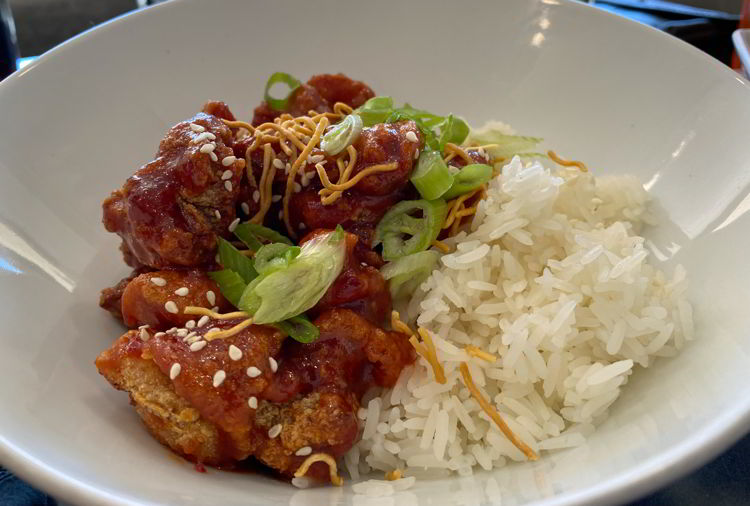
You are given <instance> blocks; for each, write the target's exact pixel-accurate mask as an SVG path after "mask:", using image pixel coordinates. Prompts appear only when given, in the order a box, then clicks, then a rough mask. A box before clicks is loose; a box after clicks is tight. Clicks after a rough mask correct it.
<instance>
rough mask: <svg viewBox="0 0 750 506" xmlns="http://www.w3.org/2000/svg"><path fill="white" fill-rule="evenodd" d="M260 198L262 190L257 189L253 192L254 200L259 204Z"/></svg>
mask: <svg viewBox="0 0 750 506" xmlns="http://www.w3.org/2000/svg"><path fill="white" fill-rule="evenodd" d="M259 200H260V192H259V191H258V190H255V191H254V192H253V202H255V203H256V204H257V203H258V201H259Z"/></svg>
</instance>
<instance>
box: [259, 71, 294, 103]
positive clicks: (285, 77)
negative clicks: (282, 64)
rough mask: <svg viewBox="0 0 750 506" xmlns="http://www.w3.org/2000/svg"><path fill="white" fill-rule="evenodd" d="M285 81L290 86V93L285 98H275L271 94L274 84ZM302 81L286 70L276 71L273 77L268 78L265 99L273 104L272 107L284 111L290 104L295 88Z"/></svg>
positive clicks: (264, 93)
mask: <svg viewBox="0 0 750 506" xmlns="http://www.w3.org/2000/svg"><path fill="white" fill-rule="evenodd" d="M277 83H283V84H286V85H287V86H288V87H289V93H287V95H286V96H285V97H284V98H274V97H272V96H271V93H270V92H271V88H272V87H273V85H274V84H277ZM301 85H302V83H301V82H300V81H299V79H297V78H296V77H294V76H292V75H290V74H287V73H286V72H274V73H273V74H271V77H269V78H268V82H267V83H266V89H265V91H264V92H263V100H265V101H266V103H267V104H268V105H269V106H271V109H273V110H275V111H284V110H286V108H287V106H288V105H289V97H291V96H292V93H294V90H296V89H297V88H299V87H300V86H301Z"/></svg>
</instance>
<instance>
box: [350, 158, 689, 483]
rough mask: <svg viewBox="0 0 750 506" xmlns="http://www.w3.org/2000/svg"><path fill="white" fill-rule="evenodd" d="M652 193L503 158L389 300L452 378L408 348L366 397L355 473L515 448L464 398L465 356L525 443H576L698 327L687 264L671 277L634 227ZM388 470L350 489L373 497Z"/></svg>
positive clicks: (422, 470)
mask: <svg viewBox="0 0 750 506" xmlns="http://www.w3.org/2000/svg"><path fill="white" fill-rule="evenodd" d="M647 200H648V195H647V193H646V191H645V190H644V189H643V187H642V186H641V184H640V183H639V182H638V181H637V180H636V179H635V178H634V177H631V176H618V177H613V176H600V177H594V176H593V175H591V174H590V173H581V172H578V171H577V170H571V169H565V170H560V171H556V172H552V171H551V170H549V169H547V168H545V167H544V166H543V165H542V164H541V163H540V162H538V161H535V162H533V163H523V162H522V161H521V160H520V159H519V158H517V157H516V158H514V159H513V160H512V161H511V162H510V163H508V164H507V165H505V166H504V167H503V169H502V173H501V174H500V175H499V176H498V177H496V178H495V179H493V180H492V181H491V182H490V183H489V187H488V189H487V197H486V198H485V199H484V200H483V201H482V202H480V203H479V207H478V210H477V213H476V215H475V217H474V219H473V221H472V223H471V225H470V227H469V228H468V230H466V231H462V232H459V234H457V235H456V236H454V237H452V238H449V239H447V240H446V241H445V243H446V244H447V245H448V246H450V247H452V249H453V250H454V251H453V252H452V253H449V254H446V255H444V256H443V257H442V260H441V262H440V263H439V265H438V267H437V268H436V269H435V270H434V271H433V273H432V274H431V275H430V277H429V278H428V279H427V280H426V281H425V282H424V283H423V284H422V286H421V287H420V288H419V290H417V292H416V293H415V294H414V295H413V297H412V298H411V300H409V301H406V302H405V303H404V304H403V306H402V307H400V308H399V309H400V310H401V314H402V317H404V319H405V320H407V319H408V323H409V324H411V325H412V326H416V325H419V326H422V327H424V328H426V329H427V330H428V331H429V332H430V334H431V336H432V338H433V341H434V343H435V347H436V350H437V357H438V360H439V362H440V363H441V364H442V366H443V368H444V370H445V375H446V378H447V382H446V384H444V385H441V384H439V383H437V382H436V381H435V378H434V375H433V371H432V368H431V367H430V366H429V364H428V363H427V362H426V361H425V360H424V359H423V358H421V357H419V358H418V360H417V362H416V363H415V364H414V365H413V366H411V367H407V368H406V369H404V371H403V372H402V374H401V376H400V377H399V379H398V381H397V383H396V385H395V387H394V388H393V389H392V390H391V391H390V392H384V393H383V394H382V395H380V396H378V395H377V394H378V392H375V393H374V394H371V395H373V396H372V397H366V398H365V400H366V401H367V402H363V404H362V405H363V408H362V409H360V411H359V417H360V418H361V419H362V424H361V427H362V428H363V431H362V439H361V440H360V441H359V442H358V443H357V445H356V446H355V447H354V448H352V450H351V451H350V452H349V453H348V454H347V455H346V457H345V459H344V462H345V468H346V469H348V470H349V473H350V475H351V476H352V478H355V479H356V478H357V477H358V476H359V474H362V473H367V472H368V471H370V470H372V469H378V470H392V469H396V468H399V469H402V470H405V471H406V474H407V475H409V476H419V477H421V476H445V473H457V474H459V475H460V476H470V475H471V474H472V473H473V468H474V467H476V466H480V467H481V468H483V469H487V470H489V469H493V468H498V467H501V466H503V465H505V464H506V462H509V461H523V460H526V457H525V456H524V454H523V453H522V452H521V451H520V450H519V449H518V448H516V447H515V446H513V444H512V443H511V442H510V441H509V440H508V439H507V438H506V437H505V436H504V435H503V434H502V433H501V432H500V431H499V429H498V427H497V426H496V425H495V423H494V422H492V421H491V419H490V418H489V417H488V416H487V414H486V413H485V412H484V411H482V409H481V407H480V406H479V404H478V403H477V402H476V400H474V398H472V396H471V394H470V393H469V391H468V390H467V388H466V386H465V385H464V383H463V381H462V379H461V375H460V373H459V365H460V364H461V362H467V363H468V366H469V371H470V373H471V375H472V377H473V380H474V382H475V384H476V385H477V386H478V387H479V388H480V390H481V391H482V393H483V395H484V397H485V399H487V400H489V402H490V403H491V404H492V405H493V406H494V408H495V409H496V410H497V411H498V412H499V413H500V415H501V416H502V418H503V419H504V420H505V422H506V423H507V424H508V426H509V427H510V428H511V429H512V430H513V431H514V432H515V434H516V435H517V436H518V437H519V438H521V440H523V442H524V443H526V444H527V445H528V446H530V447H531V448H532V449H534V451H537V452H539V451H541V452H548V451H555V450H561V449H565V448H572V447H575V446H579V445H581V444H583V443H584V442H585V440H586V437H587V436H588V435H590V434H591V432H592V431H593V430H594V426H595V425H596V424H597V423H599V422H601V421H602V420H603V419H604V418H605V417H606V413H607V410H608V409H609V408H610V406H611V405H612V404H613V403H614V402H615V401H616V400H617V398H618V397H619V395H620V392H621V389H622V388H623V387H624V386H625V385H626V384H627V382H628V379H629V377H630V375H631V374H632V373H633V372H634V371H635V370H636V369H637V368H638V367H639V366H642V367H649V366H651V364H652V363H653V361H654V358H655V357H656V356H672V355H674V354H675V353H676V352H677V351H678V350H679V349H681V348H682V347H683V346H684V344H685V342H686V341H689V340H690V339H692V338H693V336H694V331H693V310H692V307H691V305H690V303H689V302H688V301H687V299H686V295H685V294H686V290H687V286H686V274H685V270H684V269H683V268H682V267H681V266H677V267H676V268H675V269H674V274H673V275H672V277H671V278H670V277H669V276H667V275H666V274H665V273H664V272H662V271H661V270H659V269H658V268H657V267H656V266H654V265H651V264H649V263H648V258H649V251H648V250H647V249H646V241H645V240H644V239H643V238H642V237H641V236H639V235H638V233H639V231H640V228H641V226H642V224H643V223H648V222H649V218H648V213H647V205H646V204H647ZM468 344H471V345H473V346H476V347H478V348H480V349H481V350H483V351H485V352H488V353H492V354H494V355H496V356H497V357H498V358H497V360H496V361H495V362H487V361H485V360H482V359H481V358H476V357H473V356H470V355H469V354H467V353H466V352H465V350H464V347H465V346H466V345H468ZM392 483H394V485H389V484H388V482H372V481H371V482H366V485H365V484H359V485H356V486H357V487H358V489H357V490H358V491H361V493H364V494H366V495H371V496H383V495H390V494H391V493H393V492H394V491H395V490H397V489H398V488H397V487H396V486H395V482H392ZM409 483H413V482H409Z"/></svg>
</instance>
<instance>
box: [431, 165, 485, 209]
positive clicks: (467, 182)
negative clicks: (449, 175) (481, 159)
mask: <svg viewBox="0 0 750 506" xmlns="http://www.w3.org/2000/svg"><path fill="white" fill-rule="evenodd" d="M491 177H492V167H490V166H489V165H485V164H483V163H472V164H471V165H467V166H465V167H462V168H461V170H460V171H459V172H458V174H455V175H454V176H453V185H452V186H451V187H450V189H449V190H448V191H447V192H445V194H444V195H443V198H444V199H445V200H450V199H454V198H456V197H458V196H459V195H463V194H464V193H469V192H470V191H473V190H476V189H477V188H479V187H480V186H482V185H483V184H484V183H486V182H487V181H489V180H490V178H491Z"/></svg>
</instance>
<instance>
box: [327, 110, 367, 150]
mask: <svg viewBox="0 0 750 506" xmlns="http://www.w3.org/2000/svg"><path fill="white" fill-rule="evenodd" d="M360 132H362V118H360V117H359V115H358V114H349V115H348V116H347V117H345V118H344V119H343V120H341V121H340V122H339V123H338V124H336V125H335V126H334V127H333V128H332V129H331V130H330V131H329V132H328V133H327V134H325V135H324V136H323V139H322V140H321V141H320V147H321V148H322V149H323V151H325V152H326V153H328V154H329V155H331V156H333V155H337V154H339V153H341V152H342V151H344V150H345V149H346V148H347V147H348V146H349V145H350V144H352V143H353V142H354V141H355V140H357V137H359V134H360Z"/></svg>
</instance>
